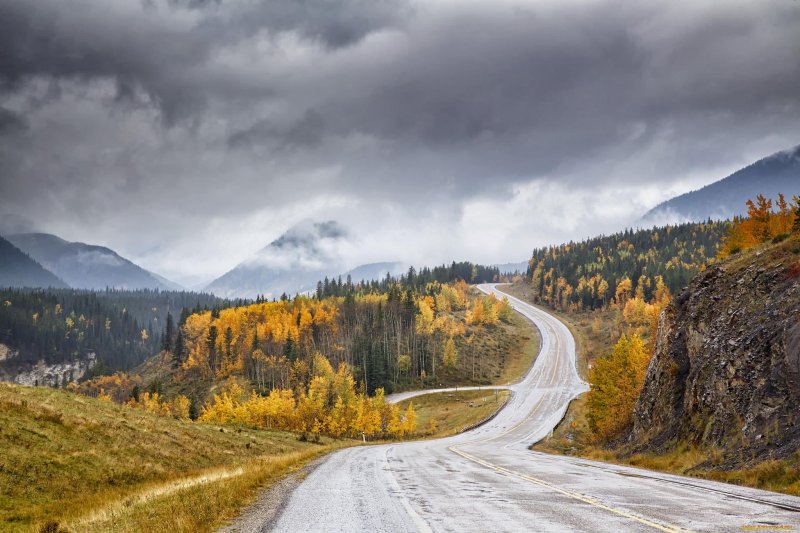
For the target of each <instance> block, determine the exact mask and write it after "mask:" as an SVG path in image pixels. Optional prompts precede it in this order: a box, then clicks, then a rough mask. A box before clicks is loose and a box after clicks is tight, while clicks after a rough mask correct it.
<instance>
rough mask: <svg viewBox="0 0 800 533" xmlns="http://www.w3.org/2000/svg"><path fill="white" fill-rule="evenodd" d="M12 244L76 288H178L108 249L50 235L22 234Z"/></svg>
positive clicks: (9, 238) (12, 238) (15, 237)
mask: <svg viewBox="0 0 800 533" xmlns="http://www.w3.org/2000/svg"><path fill="white" fill-rule="evenodd" d="M8 240H9V241H11V242H12V243H13V244H14V246H16V247H17V248H19V249H21V250H22V251H24V252H25V253H26V254H28V255H29V256H31V257H32V258H33V259H35V260H36V261H37V262H39V263H40V264H41V265H42V266H44V267H45V268H47V269H48V270H50V271H51V272H53V273H54V274H56V275H57V276H58V277H60V278H61V279H63V280H64V281H66V283H67V284H69V286H71V287H74V288H81V289H105V288H106V287H114V288H124V289H168V288H173V287H174V284H170V283H167V282H165V281H162V280H161V279H159V278H158V277H157V276H156V275H154V274H153V273H151V272H148V271H147V270H145V269H143V268H142V267H140V266H139V265H136V264H135V263H133V262H132V261H130V260H128V259H125V258H124V257H122V256H120V255H119V254H118V253H116V252H115V251H114V250H111V249H110V248H106V247H105V246H97V245H93V244H86V243H83V242H69V241H66V240H64V239H62V238H61V237H58V236H56V235H52V234H49V233H20V234H16V235H10V236H9V237H8Z"/></svg>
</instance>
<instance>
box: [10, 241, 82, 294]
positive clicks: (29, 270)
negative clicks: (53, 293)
mask: <svg viewBox="0 0 800 533" xmlns="http://www.w3.org/2000/svg"><path fill="white" fill-rule="evenodd" d="M66 286H67V284H66V283H64V282H63V281H61V280H60V279H59V278H58V277H57V276H56V275H55V274H53V273H52V272H50V271H49V270H47V269H45V268H44V267H43V266H42V265H40V264H39V263H37V262H36V261H34V260H33V259H31V258H30V257H29V256H28V255H26V254H25V252H23V251H22V250H20V249H19V248H17V247H16V246H14V245H13V244H11V243H10V242H9V241H7V240H6V239H4V238H3V237H0V287H57V288H64V287H66Z"/></svg>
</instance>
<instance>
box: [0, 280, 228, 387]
mask: <svg viewBox="0 0 800 533" xmlns="http://www.w3.org/2000/svg"><path fill="white" fill-rule="evenodd" d="M235 303H239V302H231V301H226V300H221V299H219V298H216V297H215V296H212V295H209V294H202V293H191V292H181V291H158V290H136V291H123V290H115V289H109V290H105V291H88V290H77V289H11V288H9V289H0V343H3V344H5V345H7V346H9V347H11V348H12V349H13V350H15V351H18V352H19V354H18V356H17V358H15V360H14V361H13V362H14V363H16V362H36V361H40V360H43V361H45V362H46V363H47V364H56V363H64V362H70V361H74V360H77V359H85V358H86V357H87V356H88V354H90V353H94V354H95V355H96V357H97V361H98V365H97V366H96V367H95V368H94V369H93V373H95V374H97V373H102V372H113V371H115V370H124V369H129V368H132V367H135V366H137V365H139V364H141V363H142V362H143V361H144V360H145V359H146V358H148V357H149V356H151V355H153V354H154V353H157V352H158V351H159V349H160V348H161V346H162V341H161V335H162V330H163V328H164V323H165V322H166V321H167V316H168V315H170V310H171V309H172V310H174V309H183V308H186V309H193V310H195V311H196V312H200V311H202V310H203V309H209V308H221V307H225V306H228V305H232V304H235Z"/></svg>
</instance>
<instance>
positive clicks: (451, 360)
mask: <svg viewBox="0 0 800 533" xmlns="http://www.w3.org/2000/svg"><path fill="white" fill-rule="evenodd" d="M442 361H443V362H444V366H446V367H447V368H455V366H456V364H457V363H458V352H456V343H455V341H454V340H453V337H450V338H448V339H447V342H446V343H445V345H444V355H443V356H442Z"/></svg>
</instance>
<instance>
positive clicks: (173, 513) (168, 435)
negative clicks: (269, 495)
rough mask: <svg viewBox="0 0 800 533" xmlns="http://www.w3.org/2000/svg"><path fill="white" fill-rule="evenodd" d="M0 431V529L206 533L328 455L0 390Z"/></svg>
mask: <svg viewBox="0 0 800 533" xmlns="http://www.w3.org/2000/svg"><path fill="white" fill-rule="evenodd" d="M0 428H2V431H0V449H2V450H3V454H2V456H0V493H2V498H0V529H2V530H3V531H31V530H35V531H38V530H39V527H41V526H43V525H44V524H46V523H47V522H50V523H51V527H52V524H55V523H58V524H60V525H61V526H62V527H64V528H66V529H67V530H68V531H74V532H81V531H109V530H112V529H113V530H114V531H131V532H132V531H167V530H169V531H187V532H188V531H212V530H214V529H215V525H219V523H220V522H222V521H224V520H225V519H226V518H229V517H231V516H233V515H234V514H235V513H236V511H238V509H239V508H240V507H241V506H242V505H244V504H245V503H247V501H249V499H251V498H252V497H254V495H255V492H256V490H257V489H259V488H260V487H263V486H264V485H266V484H269V483H270V482H271V481H273V480H275V479H276V478H277V477H278V476H280V475H282V474H284V473H286V472H288V471H291V470H292V469H295V468H296V467H297V466H298V465H300V464H302V463H303V462H304V461H306V460H308V459H309V458H312V457H314V456H316V455H318V454H320V453H323V452H325V451H327V450H329V449H330V446H329V445H327V444H311V443H305V442H300V441H298V439H297V437H296V436H295V435H292V434H289V433H282V432H277V431H256V430H244V431H242V430H239V431H229V430H225V431H222V430H220V429H219V428H218V427H215V426H211V425H206V424H196V423H192V422H189V421H184V420H176V419H172V418H165V417H159V416H157V415H154V414H150V413H147V412H144V411H141V410H136V409H130V408H128V407H123V406H119V405H115V404H112V403H110V402H106V401H101V400H96V399H93V398H87V397H85V396H80V395H77V394H71V393H68V392H63V391H57V390H53V389H49V388H42V387H36V388H34V387H21V386H15V385H7V384H2V383H0ZM145 503H146V505H144V504H145ZM51 531H55V529H51Z"/></svg>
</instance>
